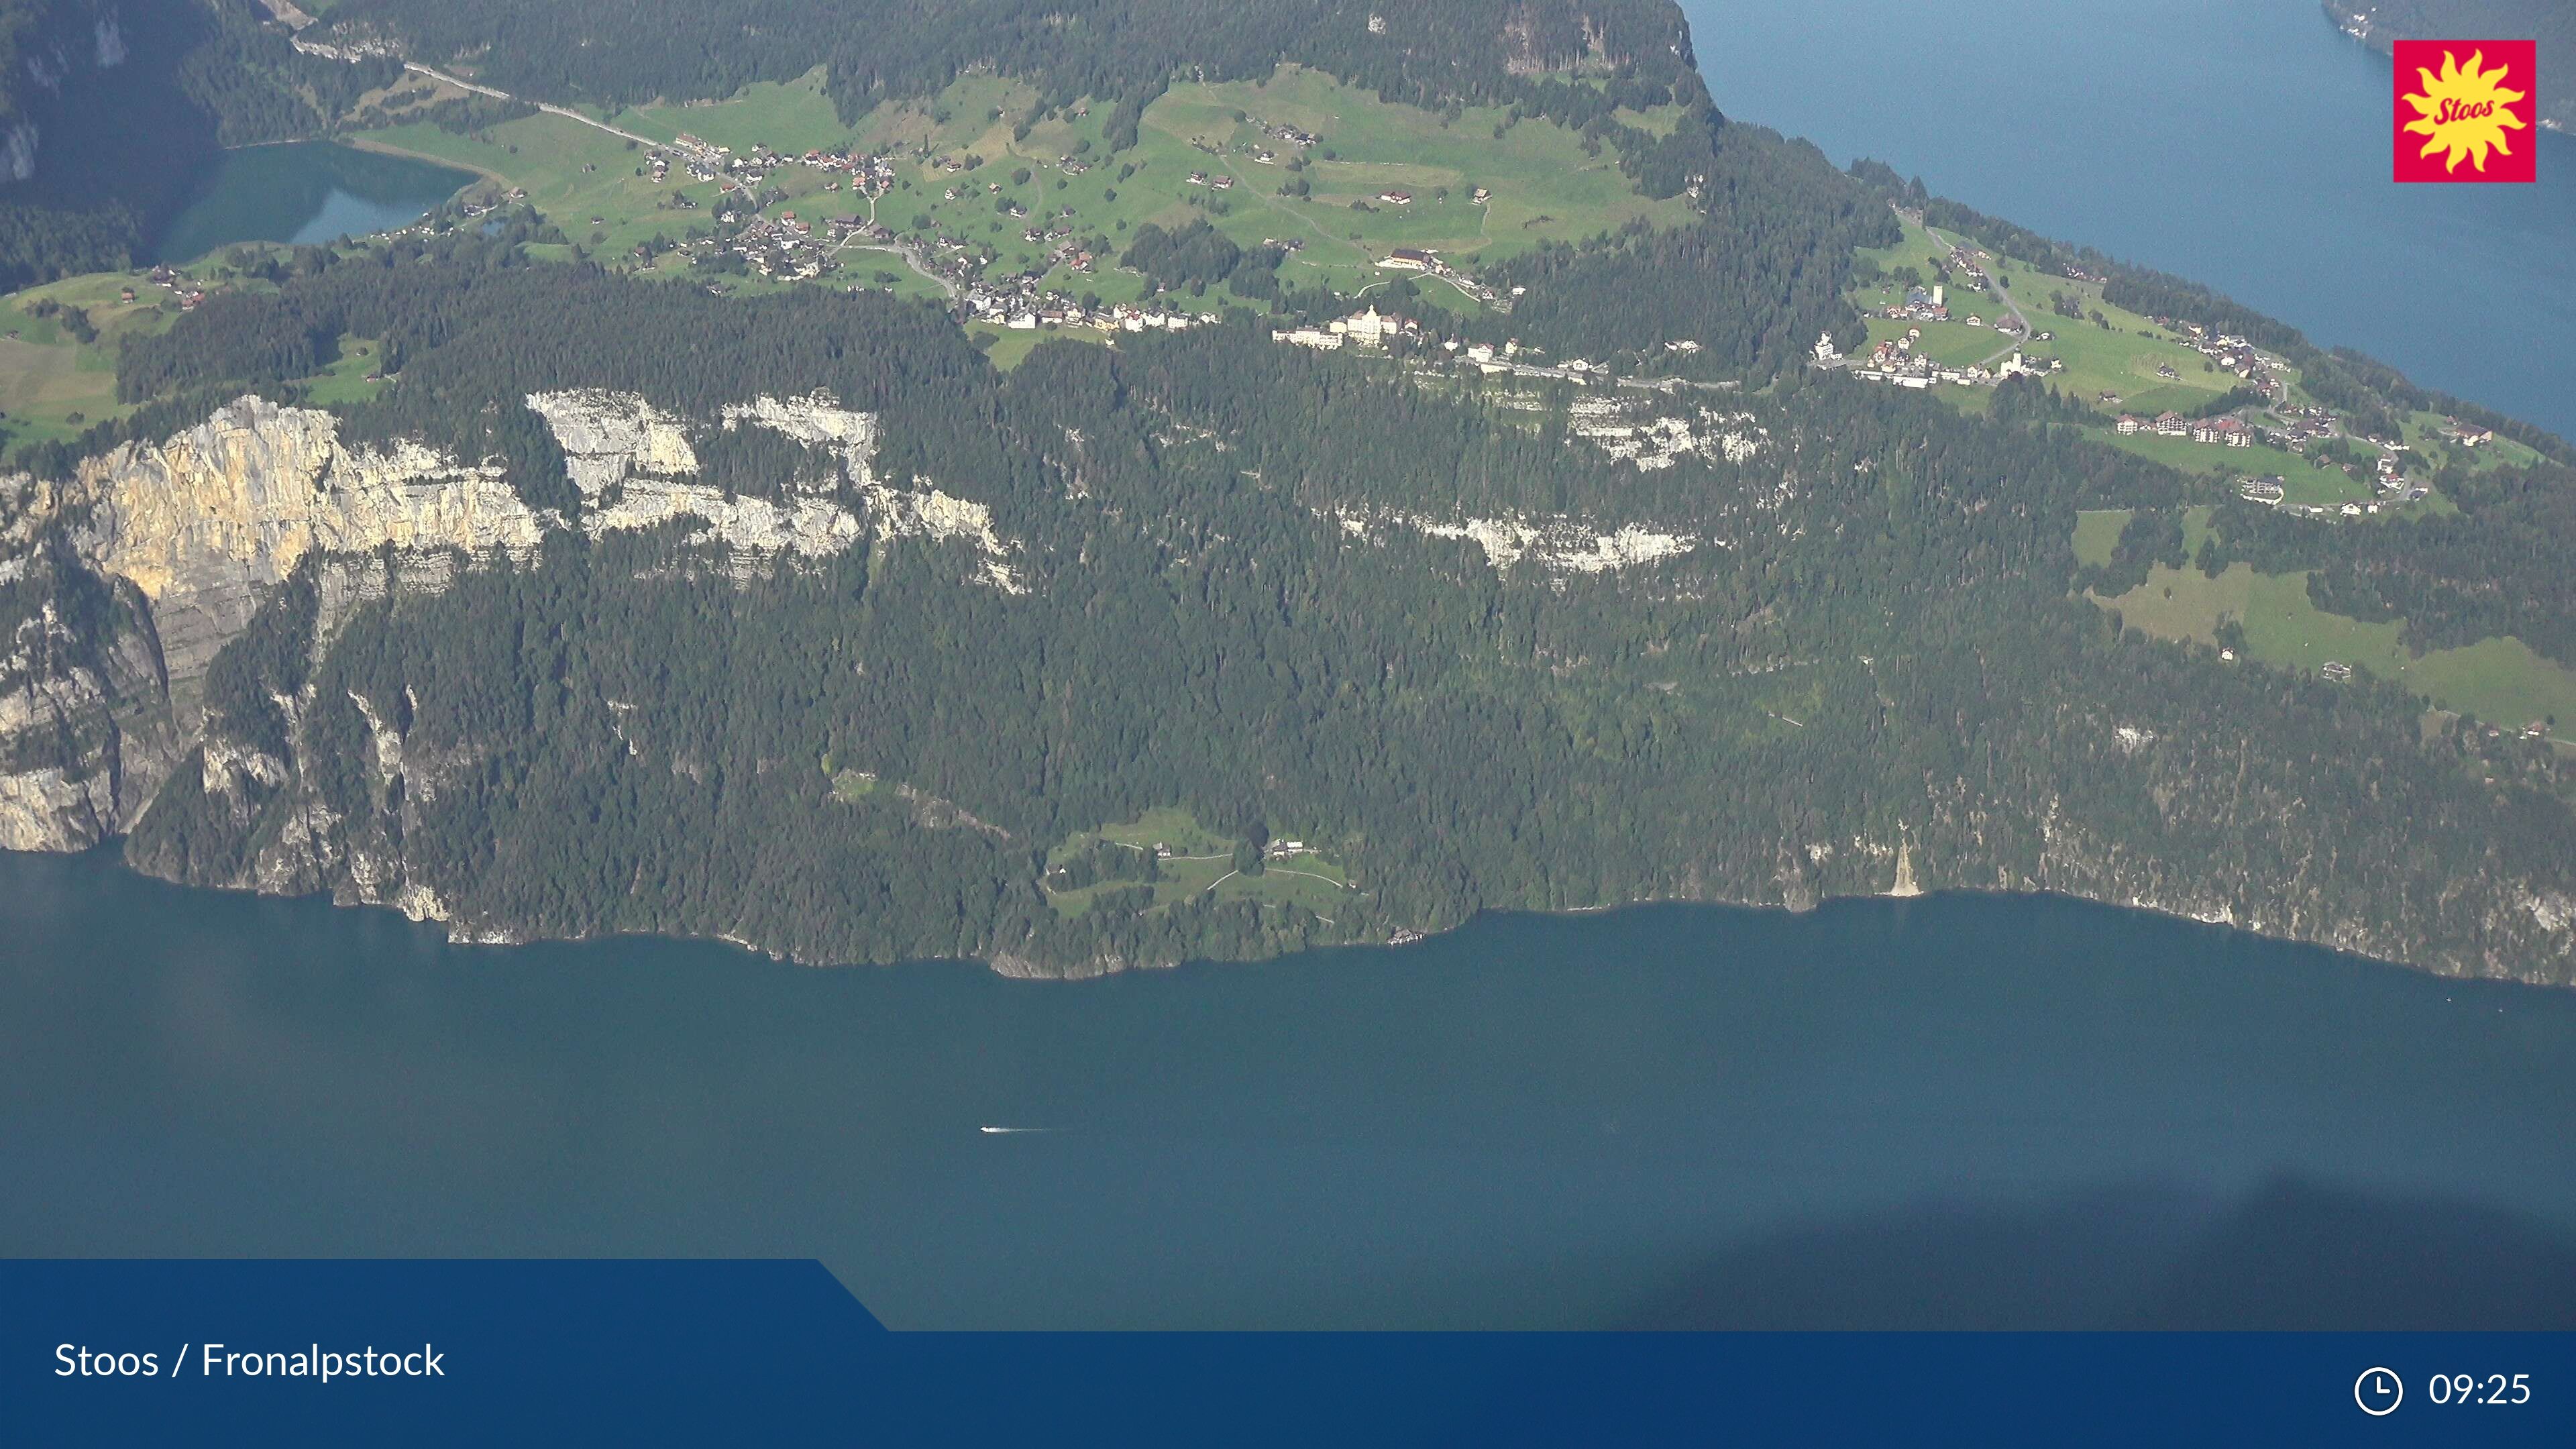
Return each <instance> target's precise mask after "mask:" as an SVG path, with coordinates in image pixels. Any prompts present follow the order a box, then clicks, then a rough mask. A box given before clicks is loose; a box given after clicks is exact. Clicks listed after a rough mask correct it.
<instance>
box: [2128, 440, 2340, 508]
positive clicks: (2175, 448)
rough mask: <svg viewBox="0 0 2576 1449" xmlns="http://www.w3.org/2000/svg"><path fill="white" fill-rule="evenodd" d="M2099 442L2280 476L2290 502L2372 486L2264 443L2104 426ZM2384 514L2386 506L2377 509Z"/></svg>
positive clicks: (2201, 469) (2327, 499) (2224, 470)
mask: <svg viewBox="0 0 2576 1449" xmlns="http://www.w3.org/2000/svg"><path fill="white" fill-rule="evenodd" d="M2101 438H2102V441H2104V442H2106V443H2110V444H2111V445H2113V446H2114V447H2118V448H2123V449H2126V450H2127V451H2129V452H2132V453H2135V454H2137V455H2139V456H2140V457H2143V458H2153V459H2154V460H2156V461H2157V462H2159V463H2166V464H2170V465H2172V466H2173V467H2176V468H2180V469H2182V470H2183V471H2184V472H2186V473H2199V474H2204V475H2210V476H2220V477H2230V478H2236V477H2250V478H2266V477H2275V476H2277V477H2279V478H2281V479H2283V480H2285V481H2284V483H2283V485H2282V487H2283V491H2284V492H2285V493H2286V494H2287V495H2288V501H2289V502H2291V503H2313V504H2320V505H2339V504H2344V503H2359V502H2367V501H2369V500H2370V499H2371V498H2372V497H2373V496H2374V493H2373V490H2372V489H2371V487H2370V485H2368V484H2366V483H2363V482H2361V481H2360V480H2358V479H2356V478H2354V477H2353V476H2352V475H2351V474H2349V473H2346V472H2344V471H2343V470H2342V469H2340V468H2334V467H2329V466H2327V465H2325V464H2322V463H2316V462H2311V461H2310V460H2308V459H2306V458H2303V457H2301V456H2299V455H2298V454H2296V453H2290V452H2284V451H2283V450H2281V449H2279V448H2275V447H2272V446H2270V445H2269V444H2266V443H2256V444H2255V445H2253V446H2252V447H2248V448H2230V447H2226V446H2224V445H2222V444H2218V443H2195V442H2193V441H2192V440H2191V439H2189V438H2166V437H2159V436H2157V435H2156V434H2154V433H2130V434H2126V435H2123V434H2120V433H2117V432H2112V431H2105V432H2103V433H2102V434H2101ZM2381 511H2382V513H2383V514H2385V513H2388V512H2389V511H2390V510H2387V509H2383V510H2381Z"/></svg>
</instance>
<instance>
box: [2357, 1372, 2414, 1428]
mask: <svg viewBox="0 0 2576 1449" xmlns="http://www.w3.org/2000/svg"><path fill="white" fill-rule="evenodd" d="M2352 1401H2353V1402H2354V1403H2356V1404H2359V1405H2361V1411H2362V1412H2363V1413H2365V1414H2368V1415H2369V1416H2370V1417H2372V1418H2374V1419H2378V1418H2384V1417H2386V1416H2387V1415H2390V1414H2394V1413H2396V1412H2397V1406H2398V1405H2399V1404H2402V1403H2404V1402H2406V1385H2404V1384H2402V1383H2400V1382H2398V1379H2397V1371H2396V1370H2395V1369H2386V1368H2368V1369H2363V1370H2362V1371H2361V1377H2360V1378H2357V1379H2354V1380H2353V1381H2352Z"/></svg>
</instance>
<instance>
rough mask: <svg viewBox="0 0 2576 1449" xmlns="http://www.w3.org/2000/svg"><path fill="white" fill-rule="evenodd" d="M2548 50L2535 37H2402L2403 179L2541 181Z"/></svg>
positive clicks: (2398, 62) (2398, 53)
mask: <svg viewBox="0 0 2576 1449" xmlns="http://www.w3.org/2000/svg"><path fill="white" fill-rule="evenodd" d="M2539 52H2540V47H2539V44H2538V43H2537V42H2535V41H2529V40H2401V41H2398V42H2397V44H2396V48H2395V54H2394V56H2393V59H2394V61H2395V66H2394V69H2395V72H2396V82H2397V119H2396V126H2397V179H2398V180H2400V181H2537V180H2539V179H2540V168H2539V165H2538V162H2539V156H2538V149H2539V148H2538V146H2537V145H2536V144H2535V138H2537V137H2538V136H2539V134H2540V132H2539V129H2538V127H2539V124H2540V102H2539V101H2537V100H2536V99H2534V97H2535V96H2536V95H2537V94H2538V92H2539V90H2540V82H2539V71H2540V53H2539Z"/></svg>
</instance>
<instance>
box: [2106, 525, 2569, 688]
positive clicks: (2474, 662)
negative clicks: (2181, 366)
mask: <svg viewBox="0 0 2576 1449" xmlns="http://www.w3.org/2000/svg"><path fill="white" fill-rule="evenodd" d="M2126 522H2127V515H2126V513H2124V512H2121V511H2119V510H2103V511H2100V512H2088V513H2082V514H2079V515H2077V518H2076V545H2075V546H2076V556H2077V557H2078V558H2079V559H2084V560H2085V561H2087V562H2108V561H2109V558H2110V550H2111V545H2112V544H2113V543H2114V542H2116V541H2117V540H2118V537H2119V528H2120V527H2121V526H2122V525H2124V524H2125V523H2126ZM2206 531H2207V510H2205V509H2193V510H2190V512H2189V513H2188V514H2187V515H2186V517H2185V530H2184V542H2185V545H2186V547H2187V548H2189V549H2193V550H2196V549H2198V547H2199V546H2200V541H2201V539H2202V538H2203V537H2204V536H2205V535H2206ZM2094 602H2095V603H2096V604H2098V605H2100V606H2102V607H2103V608H2106V609H2116V610H2118V611H2119V615H2120V620H2121V623H2122V624H2123V625H2124V626H2126V627H2130V628H2135V629H2139V630H2142V631H2144V632H2145V633H2147V634H2150V635H2153V636H2154V637H2156V638H2159V639H2171V640H2177V641H2185V642H2191V643H2199V644H2209V645H2215V644H2216V643H2217V637H2218V629H2219V626H2220V625H2221V624H2224V623H2226V622H2229V621H2231V620H2232V621H2234V622H2235V623H2236V624H2237V625H2238V626H2240V627H2241V628H2242V629H2243V630H2244V631H2245V651H2246V653H2247V654H2248V655H2250V656H2251V657H2252V659H2253V661H2254V662H2257V663H2261V664H2269V665H2273V666H2276V667H2279V668H2284V669H2292V670H2297V671H2299V672H2301V673H2304V674H2314V673H2316V672H2317V671H2318V670H2319V669H2321V668H2322V667H2323V666H2324V665H2325V664H2327V663H2328V662H2330V661H2331V662H2337V663H2343V664H2349V665H2351V666H2353V667H2354V668H2355V669H2360V670H2367V671H2368V672H2370V673H2371V674H2373V675H2376V676H2378V677H2379V678H2382V679H2385V680H2389V681H2391V682H2393V683H2396V684H2400V685H2403V686H2405V687H2406V688H2408V689H2411V690H2413V691H2415V692H2416V693H2418V694H2421V695H2424V696H2426V697H2427V698H2429V699H2431V700H2432V702H2433V703H2434V705H2435V706H2437V707H2439V708H2442V709H2447V710H2452V711H2464V712H2466V713H2470V714H2474V715H2476V716H2478V717H2479V718H2480V719H2484V720H2488V721H2491V722H2493V723H2495V724H2499V725H2503V726H2505V727H2507V728H2514V729H2518V728H2520V727H2522V726H2523V725H2526V724H2529V723H2531V722H2533V721H2534V720H2542V721H2561V720H2563V721H2568V722H2570V723H2576V671H2571V670H2569V669H2568V668H2567V667H2566V666H2565V665H2562V664H2559V663H2556V662H2555V661H2552V660H2548V659H2544V658H2542V657H2541V656H2539V655H2538V654H2535V653H2533V652H2532V651H2531V649H2530V647H2529V646H2527V645H2525V644H2524V643H2523V642H2522V641H2521V640H2519V639H2515V638H2511V637H2503V638H2491V639H2482V640H2480V641H2478V642H2477V643H2475V644H2471V645H2468V646H2466V647H2464V648H2457V649H2436V650H2433V651H2430V652H2429V653H2425V654H2414V653H2410V652H2409V651H2408V650H2407V648H2406V645H2405V643H2404V642H2403V637H2402V636H2403V634H2404V630H2405V626H2404V625H2403V624H2402V623H2399V622H2393V621H2392V622H2389V623H2384V624H2374V623H2365V622H2363V621H2361V620H2359V619H2350V618H2346V617H2344V616H2343V615H2340V614H2330V613H2327V612H2325V611H2324V610H2322V609H2319V608H2318V607H2317V606H2316V605H2315V604H2314V603H2312V602H2311V601H2310V600H2309V598H2308V576H2307V574H2306V573H2305V572H2299V573H2288V574H2264V573H2256V572H2255V571H2254V568H2253V566H2252V565H2250V564H2243V563H2238V564H2231V565H2229V566H2228V568H2227V570H2226V572H2224V573H2222V574H2220V575H2218V576H2217V577H2216V578H2211V577H2209V576H2208V575H2206V574H2204V573H2202V572H2201V571H2200V570H2199V569H2197V568H2193V567H2189V566H2186V567H2183V568H2180V569H2169V568H2165V567H2162V566H2158V567H2155V568H2152V569H2150V570H2149V571H2148V574H2147V581H2146V582H2145V583H2143V584H2141V585H2139V586H2138V587H2136V588H2134V589H2131V590H2130V591H2129V592H2127V593H2125V594H2121V595H2119V596H2118V597H2116V598H2107V599H2106V598H2100V597H2098V596H2097V597H2095V598H2094Z"/></svg>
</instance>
